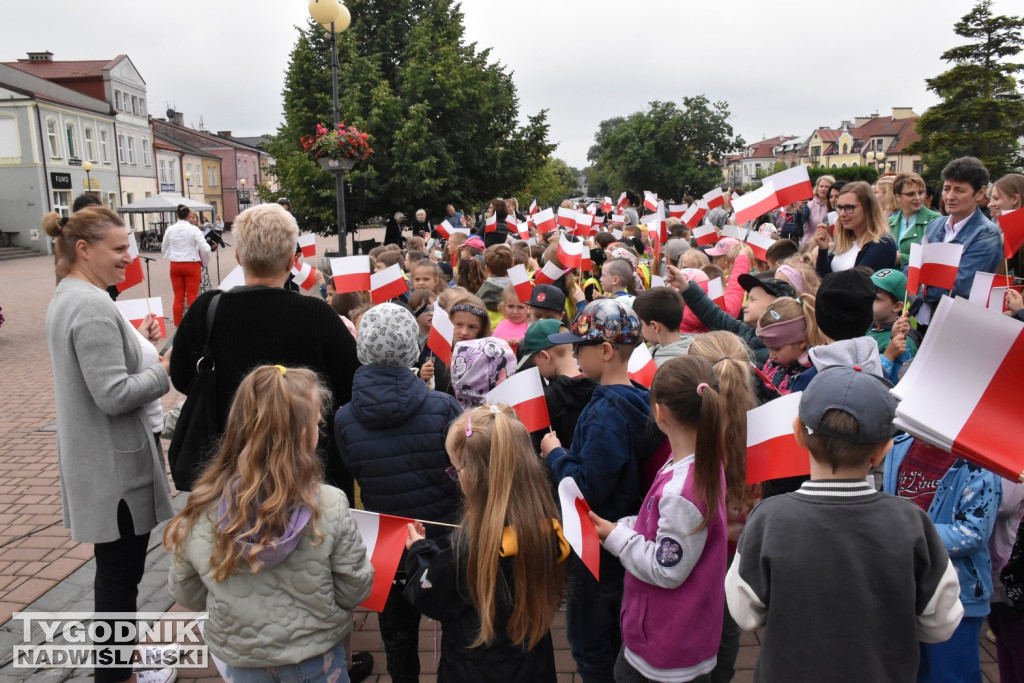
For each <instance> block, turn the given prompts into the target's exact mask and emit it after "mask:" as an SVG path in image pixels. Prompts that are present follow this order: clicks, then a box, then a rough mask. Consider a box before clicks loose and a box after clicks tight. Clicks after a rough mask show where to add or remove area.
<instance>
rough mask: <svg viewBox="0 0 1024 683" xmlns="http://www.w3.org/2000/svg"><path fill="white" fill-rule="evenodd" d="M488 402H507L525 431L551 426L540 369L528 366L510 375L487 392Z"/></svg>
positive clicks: (534, 430)
mask: <svg viewBox="0 0 1024 683" xmlns="http://www.w3.org/2000/svg"><path fill="white" fill-rule="evenodd" d="M487 402H488V403H507V404H508V405H509V406H510V407H511V408H512V410H514V411H516V415H517V416H518V417H519V420H520V421H521V422H522V423H523V424H524V425H526V431H528V432H536V431H538V430H541V429H546V428H548V427H550V426H551V418H550V417H548V403H547V401H546V400H545V399H544V382H543V381H542V380H541V378H540V370H539V369H537V368H535V367H534V368H530V369H529V370H523V371H522V372H517V373H516V374H514V375H512V376H511V377H509V378H508V379H506V380H505V381H504V382H502V383H501V384H499V385H498V386H496V387H494V388H493V389H491V390H490V391H489V392H487Z"/></svg>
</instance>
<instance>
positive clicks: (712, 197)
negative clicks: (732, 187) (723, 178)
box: [701, 187, 725, 210]
mask: <svg viewBox="0 0 1024 683" xmlns="http://www.w3.org/2000/svg"><path fill="white" fill-rule="evenodd" d="M701 200H702V201H703V202H704V205H705V206H706V207H708V210H711V209H714V208H716V207H719V206H725V193H723V192H722V188H720V187H716V188H715V189H713V190H708V191H707V192H705V193H704V196H703V197H701Z"/></svg>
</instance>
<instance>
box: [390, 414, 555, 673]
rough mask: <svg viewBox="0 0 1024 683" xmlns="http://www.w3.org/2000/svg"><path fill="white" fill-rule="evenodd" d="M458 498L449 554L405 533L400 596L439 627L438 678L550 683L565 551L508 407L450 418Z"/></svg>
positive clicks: (543, 482) (536, 467)
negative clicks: (460, 514)
mask: <svg viewBox="0 0 1024 683" xmlns="http://www.w3.org/2000/svg"><path fill="white" fill-rule="evenodd" d="M445 446H446V448H447V450H448V456H449V458H450V459H451V462H452V466H451V467H449V468H448V473H449V475H450V476H451V477H452V478H453V479H455V480H457V481H458V482H459V486H460V487H461V489H462V493H463V496H464V498H465V505H464V511H463V517H462V522H461V524H460V526H459V528H458V529H456V530H455V531H454V532H453V534H452V542H451V545H450V546H442V545H439V544H437V543H435V542H433V541H431V540H428V539H425V538H424V530H423V525H422V524H419V523H417V524H415V525H414V524H410V525H409V540H408V542H407V543H406V547H407V548H408V552H407V554H406V560H405V571H406V574H407V575H408V577H409V578H408V583H407V586H406V590H405V597H406V599H407V600H409V601H410V602H411V603H412V604H413V605H414V606H415V607H416V608H417V609H419V610H420V611H421V612H422V613H423V614H425V615H427V616H428V617H430V618H432V619H437V620H438V621H440V622H441V625H442V628H443V635H442V639H441V662H440V667H439V669H438V680H445V681H499V680H500V681H502V682H503V683H513V682H519V681H521V682H522V683H533V682H534V681H551V682H553V681H555V658H554V650H553V648H552V643H551V633H550V629H551V622H552V620H553V619H554V616H555V611H556V610H557V609H558V606H559V604H560V603H561V600H562V591H563V588H564V585H565V562H564V560H565V559H566V558H567V557H568V554H569V546H568V543H567V542H566V541H565V539H564V537H563V536H562V534H561V527H560V525H559V522H558V519H557V517H558V513H557V511H556V508H555V501H554V498H553V496H552V492H551V486H550V484H549V483H548V481H547V478H546V477H545V474H544V471H543V469H542V466H541V463H540V460H539V459H538V458H537V456H536V454H535V453H534V451H533V446H532V444H531V442H530V435H529V434H528V433H527V431H526V427H525V426H523V423H522V422H520V421H519V419H518V418H517V417H516V415H515V413H514V412H513V411H512V410H511V409H510V408H509V407H508V406H505V405H494V404H484V405H482V406H479V407H477V408H472V409H470V410H468V411H466V412H465V413H463V414H462V415H461V416H459V418H458V419H456V420H455V422H454V423H453V424H452V426H451V428H450V429H449V431H448V439H447V442H446V444H445Z"/></svg>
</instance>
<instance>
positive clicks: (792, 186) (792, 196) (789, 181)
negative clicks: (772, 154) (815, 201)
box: [762, 165, 814, 213]
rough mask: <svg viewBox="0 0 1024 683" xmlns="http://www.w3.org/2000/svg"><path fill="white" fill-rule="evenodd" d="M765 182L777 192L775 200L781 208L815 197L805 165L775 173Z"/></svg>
mask: <svg viewBox="0 0 1024 683" xmlns="http://www.w3.org/2000/svg"><path fill="white" fill-rule="evenodd" d="M764 182H765V184H768V185H771V187H772V189H773V190H774V191H775V200H776V202H777V203H778V205H779V206H786V205H788V204H793V203H794V202H799V201H801V200H804V199H810V198H811V197H813V196H814V188H813V187H812V186H811V176H810V175H809V174H808V173H807V167H806V166H803V165H798V166H794V167H793V168H787V169H786V170H785V171H779V172H778V173H773V174H772V175H770V176H768V177H767V178H765V179H764ZM769 210H770V209H769ZM762 213H763V212H762Z"/></svg>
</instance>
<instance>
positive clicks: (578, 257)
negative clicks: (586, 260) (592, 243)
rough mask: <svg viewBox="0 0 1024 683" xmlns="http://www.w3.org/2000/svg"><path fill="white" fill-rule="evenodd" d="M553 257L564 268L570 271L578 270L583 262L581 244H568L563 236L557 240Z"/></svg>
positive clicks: (566, 238) (567, 240)
mask: <svg viewBox="0 0 1024 683" xmlns="http://www.w3.org/2000/svg"><path fill="white" fill-rule="evenodd" d="M555 255H556V256H557V257H558V260H559V261H560V262H561V263H562V265H563V266H564V267H566V268H569V269H570V270H572V269H576V268H579V267H580V264H582V262H583V242H570V241H569V238H568V237H566V236H565V235H564V234H563V235H562V236H561V238H560V239H559V240H558V249H557V250H556V252H555Z"/></svg>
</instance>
